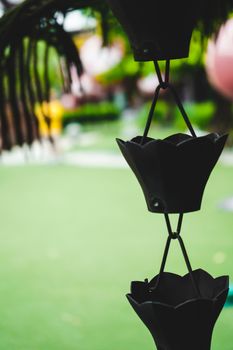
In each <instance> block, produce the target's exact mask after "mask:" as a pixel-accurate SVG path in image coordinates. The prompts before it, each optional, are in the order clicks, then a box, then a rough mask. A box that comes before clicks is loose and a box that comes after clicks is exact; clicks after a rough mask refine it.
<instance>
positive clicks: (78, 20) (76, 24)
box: [58, 10, 97, 33]
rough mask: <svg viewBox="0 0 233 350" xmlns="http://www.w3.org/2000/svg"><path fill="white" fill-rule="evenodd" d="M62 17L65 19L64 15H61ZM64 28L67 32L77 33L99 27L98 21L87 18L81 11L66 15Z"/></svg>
mask: <svg viewBox="0 0 233 350" xmlns="http://www.w3.org/2000/svg"><path fill="white" fill-rule="evenodd" d="M60 16H61V18H62V19H63V15H62V14H61V15H60ZM58 21H59V18H58ZM63 26H64V29H65V31H66V32H70V33H76V32H79V31H83V30H94V29H95V28H96V26H97V21H96V19H95V18H93V17H90V16H85V15H84V14H83V13H82V12H81V11H79V10H76V11H72V12H69V13H68V14H67V15H66V17H65V19H64V22H63Z"/></svg>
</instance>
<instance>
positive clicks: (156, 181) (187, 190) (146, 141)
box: [117, 60, 229, 350]
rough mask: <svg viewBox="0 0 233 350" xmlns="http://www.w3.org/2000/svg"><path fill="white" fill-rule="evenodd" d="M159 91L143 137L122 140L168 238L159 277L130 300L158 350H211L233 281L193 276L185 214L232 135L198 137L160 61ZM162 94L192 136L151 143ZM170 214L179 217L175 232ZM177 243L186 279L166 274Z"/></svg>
mask: <svg viewBox="0 0 233 350" xmlns="http://www.w3.org/2000/svg"><path fill="white" fill-rule="evenodd" d="M154 64H155V70H156V73H157V76H158V81H159V85H158V86H157V88H156V90H155V94H154V98H153V101H152V106H151V109H150V112H149V116H148V120H147V123H146V126H145V131H144V134H143V136H137V137H135V138H133V139H132V140H131V141H126V142H125V141H123V140H120V139H117V142H118V145H119V147H120V149H121V151H122V154H123V156H124V157H125V159H126V161H127V162H128V164H129V166H130V167H131V169H132V170H133V172H134V174H135V175H136V177H137V179H138V181H139V183H140V185H141V187H142V190H143V192H144V195H145V199H146V202H147V206H148V210H149V211H151V212H155V213H163V214H164V217H165V222H166V227H167V231H168V238H167V242H166V246H165V251H164V255H163V259H162V263H161V268H160V272H159V274H158V275H157V276H156V277H154V278H153V279H152V281H150V282H149V281H148V280H147V279H146V280H145V281H144V282H132V284H131V293H130V294H128V295H127V298H128V300H129V302H130V304H131V305H132V307H133V309H134V310H135V312H136V313H137V314H138V316H139V317H140V319H141V320H142V321H143V322H144V324H145V325H146V326H147V328H148V329H149V331H150V332H151V334H152V336H153V339H154V341H155V344H156V347H157V349H158V350H187V349H189V350H197V349H198V350H210V348H211V339H212V333H213V329H214V325H215V322H216V321H217V318H218V316H219V314H220V312H221V310H222V308H223V306H224V304H225V301H226V298H227V295H228V290H229V278H228V276H222V277H219V278H217V279H214V278H213V277H212V276H211V275H210V274H209V273H208V272H206V271H204V270H202V269H197V270H193V269H192V267H191V263H190V260H189V257H188V254H187V251H186V248H185V245H184V242H183V239H182V237H181V228H182V221H183V216H184V213H187V212H192V211H196V210H199V209H200V207H201V202H202V196H203V192H204V189H205V186H206V184H207V181H208V178H209V176H210V174H211V172H212V170H213V168H214V166H215V164H216V163H217V160H218V158H219V156H220V154H221V152H222V150H223V147H224V145H225V142H226V139H227V135H224V136H221V137H220V136H219V135H218V134H215V133H213V134H208V135H206V136H201V137H197V135H196V133H195V131H194V129H193V127H192V124H191V122H190V120H189V118H188V115H187V113H186V111H185V109H184V107H183V105H182V103H181V100H180V98H179V96H178V94H177V92H176V90H175V88H174V87H173V85H172V84H171V83H170V82H169V70H170V61H169V60H167V61H166V70H165V79H164V80H163V78H162V74H161V71H160V67H159V64H158V62H157V61H155V62H154ZM161 89H167V90H169V91H170V92H171V94H172V96H173V97H174V100H175V102H176V104H177V106H178V108H179V110H180V112H181V115H182V116H183V119H184V121H185V123H186V125H187V128H188V130H189V132H190V135H188V134H181V133H179V134H175V135H171V136H169V137H167V138H165V139H164V140H159V139H158V140H156V139H152V138H150V137H148V133H149V130H150V126H151V122H152V118H153V116H154V111H155V108H156V103H157V101H158V98H159V92H160V90H161ZM169 214H179V219H178V224H177V229H176V231H173V230H172V226H171V222H170V217H169ZM172 240H177V241H178V243H179V245H180V248H181V251H182V254H183V257H184V260H185V264H186V266H187V269H188V274H186V275H185V276H184V277H181V276H178V275H176V274H173V273H168V272H164V270H165V265H166V261H167V257H168V254H169V249H170V246H171V242H172Z"/></svg>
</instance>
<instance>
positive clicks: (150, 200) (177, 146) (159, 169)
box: [117, 61, 227, 213]
mask: <svg viewBox="0 0 233 350" xmlns="http://www.w3.org/2000/svg"><path fill="white" fill-rule="evenodd" d="M155 68H156V72H157V76H158V79H159V85H158V87H157V88H156V90H155V95H154V99H153V102H152V106H151V109H150V113H149V116H148V120H147V124H146V127H145V131H144V134H143V136H137V137H134V138H133V139H132V140H131V141H123V140H120V139H117V143H118V145H119V147H120V150H121V152H122V154H123V156H124V157H125V159H126V161H127V162H128V164H129V166H130V167H131V169H132V170H133V172H134V174H135V175H136V177H137V179H138V181H139V183H140V185H141V187H142V190H143V193H144V196H145V199H146V203H147V206H148V210H149V211H151V212H156V213H186V212H192V211H196V210H199V209H200V208H201V202H202V197H203V193H204V189H205V186H206V184H207V181H208V179H209V176H210V174H211V172H212V170H213V168H214V166H215V165H216V163H217V161H218V159H219V156H220V155H221V153H222V150H223V148H224V145H225V143H226V140H227V135H223V136H219V135H218V134H216V133H212V134H208V135H206V136H201V137H197V136H196V134H195V131H194V129H193V127H192V125H191V123H190V120H189V118H188V115H187V114H186V112H185V109H184V107H183V105H182V103H181V101H180V98H179V96H178V94H177V92H176V90H175V88H174V87H173V86H172V85H171V84H170V83H169V61H168V62H167V69H166V74H165V80H164V81H163V80H162V75H161V72H160V69H159V66H158V63H157V62H155ZM161 89H168V90H169V91H170V92H171V94H172V96H173V97H174V100H175V102H176V104H177V106H178V108H179V110H180V112H181V115H182V117H183V119H184V121H185V123H186V125H187V128H188V129H189V131H190V135H188V134H181V133H179V134H175V135H171V136H169V137H167V138H165V139H164V140H160V139H153V138H150V137H148V132H149V129H150V126H151V122H152V118H153V116H154V110H155V107H156V103H157V100H158V98H159V92H160V90H161Z"/></svg>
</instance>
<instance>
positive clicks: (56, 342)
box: [0, 13, 233, 350]
mask: <svg viewBox="0 0 233 350" xmlns="http://www.w3.org/2000/svg"><path fill="white" fill-rule="evenodd" d="M79 15H83V13H82V14H79ZM95 31H96V32H95V34H97V36H98V35H99V34H100V33H99V31H100V29H99V23H98V21H97V25H96V28H95ZM92 36H93V28H91V29H90V31H88V28H85V32H84V33H81V35H79V36H76V35H75V36H74V40H75V41H77V44H79V45H81V47H82V46H83V45H84V43H85V42H86V41H88V40H89V39H90V38H91V37H92ZM115 41H116V42H117V45H120V48H121V50H120V51H121V54H122V57H120V60H119V61H118V62H117V63H116V64H113V65H112V66H111V67H110V68H109V69H108V70H107V71H105V70H103V72H100V71H99V72H98V73H93V72H92V73H91V72H89V73H88V74H89V77H88V79H89V80H88V81H86V80H85V79H84V81H82V83H83V87H84V91H85V87H87V88H88V87H89V86H90V85H91V84H92V85H91V86H92V88H91V89H90V90H89V91H87V93H86V94H84V95H83V94H81V92H80V85H79V82H78V83H77V79H76V84H78V88H77V86H76V89H74V91H73V93H72V94H63V92H62V91H61V90H62V87H61V82H60V79H59V78H60V77H59V74H58V73H57V72H58V70H57V66H56V57H55V53H54V52H51V57H50V60H51V61H50V63H51V62H52V65H51V68H50V78H51V83H52V89H53V91H52V102H51V106H50V107H51V121H52V131H53V133H54V135H53V136H54V144H53V145H52V146H51V144H50V145H48V143H46V142H48V140H47V139H46V138H47V136H48V135H47V134H48V130H47V126H46V125H45V123H44V122H43V121H42V119H41V118H40V115H41V108H42V106H40V105H38V106H36V113H37V115H38V119H39V121H40V127H41V132H42V134H43V135H44V138H45V140H44V141H45V142H44V143H43V142H42V144H40V145H37V149H36V150H35V149H34V148H33V147H34V146H33V147H32V148H31V149H29V148H27V147H26V146H25V147H24V148H23V149H22V150H20V149H18V148H17V147H15V148H14V149H13V150H12V152H11V153H8V152H3V154H2V157H1V164H0V222H1V234H0V281H1V283H0V312H1V318H0V349H3V350H124V349H125V350H126V349H127V350H130V349H134V350H150V349H151V350H152V349H154V344H153V342H152V338H151V336H150V335H149V332H148V331H147V329H146V328H145V327H144V325H143V324H142V323H141V322H140V320H139V319H138V318H137V316H136V315H135V313H134V312H133V310H132V309H131V307H130V305H129V304H128V302H127V300H126V298H125V294H126V293H128V292H129V289H130V281H131V280H143V279H144V278H152V277H153V276H154V275H156V274H157V273H158V271H159V267H160V262H161V259H162V253H163V249H164V245H165V242H166V238H167V233H166V227H165V223H164V218H163V216H162V215H154V214H151V213H148V211H147V209H146V205H145V201H144V198H143V195H142V192H141V190H140V188H139V185H138V183H137V182H136V179H135V178H134V176H133V174H132V173H131V171H130V170H129V169H128V167H127V166H126V164H125V163H124V160H123V159H122V157H121V155H120V151H119V150H118V148H117V146H116V143H115V141H114V139H115V138H116V137H122V138H124V139H130V138H131V137H133V136H135V135H138V134H141V133H142V132H143V126H144V125H145V122H146V118H147V115H148V110H149V107H150V102H151V98H152V96H153V90H154V86H155V82H153V78H155V75H154V67H153V64H150V63H148V64H139V63H135V62H134V61H133V58H132V54H131V50H130V48H129V45H128V42H127V40H126V37H125V36H124V34H123V33H122V31H121V29H120V28H118V27H116V28H115V27H114V30H113V31H112V32H111V35H110V42H111V44H114V42H115ZM43 45H44V44H43V42H41V43H40V50H41V52H43V50H44V46H43ZM202 45H203V46H202ZM206 46H207V42H204V43H203V41H202V38H201V33H200V32H199V31H196V32H195V33H194V36H193V41H192V45H191V55H190V58H189V59H186V60H181V61H175V62H173V63H172V74H171V76H172V82H173V84H174V85H175V86H176V88H177V90H178V91H179V94H180V96H181V98H182V100H183V101H184V105H185V108H186V110H187V112H188V114H189V115H190V119H191V121H192V122H193V124H194V126H195V129H196V130H197V132H198V134H199V135H202V134H205V133H207V132H211V131H219V132H221V133H224V132H229V134H230V137H229V141H228V145H227V149H226V151H225V153H224V156H223V158H222V159H221V161H220V162H219V164H218V165H217V167H216V168H215V170H214V171H213V174H212V176H211V178H210V181H209V183H208V186H207V188H206V192H205V196H204V199H203V205H202V211H199V212H196V213H192V214H187V215H185V220H184V227H183V230H182V237H183V238H184V241H185V242H186V245H187V250H188V252H189V254H190V259H191V262H192V265H193V268H200V267H201V268H203V269H205V270H207V271H209V272H210V273H211V274H212V275H213V276H216V277H217V276H220V275H225V274H229V275H230V279H231V281H232V282H233V256H232V254H233V236H232V234H233V232H232V227H233V213H232V211H233V205H232V202H233V200H232V201H229V203H231V206H230V207H229V206H228V208H226V205H225V203H226V200H228V199H230V198H231V197H232V196H233V153H232V127H233V118H232V101H231V100H230V99H229V98H228V99H227V98H225V97H224V96H222V95H221V94H220V93H219V92H217V91H216V90H215V89H214V88H213V86H211V85H210V84H209V83H208V78H207V76H206V71H205V53H206V50H205V49H206ZM101 49H102V47H101V48H98V50H99V51H98V50H97V53H96V57H97V56H98V55H100V53H101ZM40 57H43V56H42V55H40ZM39 64H40V65H41V67H40V69H41V72H40V74H41V76H43V67H42V65H43V60H42V59H41V62H39ZM161 67H162V70H163V69H164V65H163V64H162V66H161ZM91 68H92V66H91ZM87 71H88V69H87ZM151 76H152V84H151V83H150V84H149V85H147V83H146V85H138V84H139V83H140V82H143V81H144V83H145V80H144V79H147V78H148V77H151ZM73 78H74V77H73ZM76 78H77V77H76ZM232 79H233V77H232ZM74 80H75V78H74ZM151 86H152V88H151ZM154 119H155V120H154V123H153V125H152V132H151V135H153V136H155V137H156V138H163V137H166V136H168V135H170V134H172V133H176V132H178V131H181V132H185V131H186V130H185V127H184V123H183V121H182V119H181V116H180V114H179V112H178V111H177V109H176V108H175V106H174V101H172V100H171V98H170V97H169V94H167V93H166V92H165V93H164V94H162V96H161V99H160V101H159V103H158V106H157V109H156V112H155V118H154ZM38 149H39V150H38ZM224 205H225V208H224ZM226 209H229V210H226ZM173 219H174V223H175V220H176V217H174V218H173ZM167 271H172V272H176V273H179V274H185V273H186V268H185V264H184V261H183V259H182V256H181V252H180V249H179V247H178V245H177V243H176V242H174V243H173V245H172V249H171V254H170V257H169V262H168V265H167ZM171 292H172V291H171ZM232 334H233V307H232V305H228V306H226V307H225V308H224V311H223V313H222V314H221V316H220V319H219V320H218V322H217V325H216V329H215V333H214V338H213V347H212V349H213V350H232V348H233V346H232ZM187 350H188V349H187ZM197 350H198V349H197Z"/></svg>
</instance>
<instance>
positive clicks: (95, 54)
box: [80, 35, 123, 76]
mask: <svg viewBox="0 0 233 350" xmlns="http://www.w3.org/2000/svg"><path fill="white" fill-rule="evenodd" d="M80 57H81V60H82V62H83V66H84V70H85V71H86V72H87V73H88V74H89V75H91V76H97V75H99V74H103V73H105V72H107V71H109V70H110V69H112V68H113V67H114V66H116V65H117V64H118V63H119V62H120V61H121V59H122V57H123V49H122V46H121V45H120V44H118V43H115V44H114V45H112V46H111V47H103V45H102V40H101V38H100V37H99V36H97V35H95V36H92V37H91V38H90V39H88V40H87V41H86V42H85V43H84V44H83V46H82V47H81V49H80Z"/></svg>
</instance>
